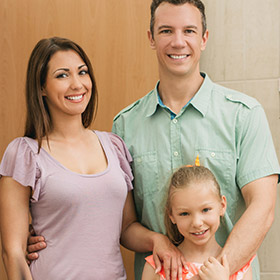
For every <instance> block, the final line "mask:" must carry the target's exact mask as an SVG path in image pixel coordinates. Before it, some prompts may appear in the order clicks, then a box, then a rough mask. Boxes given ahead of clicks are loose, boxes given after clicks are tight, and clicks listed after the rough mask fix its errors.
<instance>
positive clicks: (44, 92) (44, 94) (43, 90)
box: [41, 87, 47, 96]
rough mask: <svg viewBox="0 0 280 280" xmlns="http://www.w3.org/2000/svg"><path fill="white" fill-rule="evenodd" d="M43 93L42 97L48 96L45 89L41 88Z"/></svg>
mask: <svg viewBox="0 0 280 280" xmlns="http://www.w3.org/2000/svg"><path fill="white" fill-rule="evenodd" d="M41 93H42V96H47V93H46V89H45V88H44V87H41Z"/></svg>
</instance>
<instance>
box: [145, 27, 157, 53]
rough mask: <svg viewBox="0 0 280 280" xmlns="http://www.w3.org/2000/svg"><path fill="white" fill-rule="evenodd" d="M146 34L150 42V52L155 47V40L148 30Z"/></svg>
mask: <svg viewBox="0 0 280 280" xmlns="http://www.w3.org/2000/svg"><path fill="white" fill-rule="evenodd" d="M147 34H148V39H149V41H150V46H151V48H152V50H154V49H155V48H156V45H155V40H154V38H153V35H152V32H151V30H148V31H147Z"/></svg>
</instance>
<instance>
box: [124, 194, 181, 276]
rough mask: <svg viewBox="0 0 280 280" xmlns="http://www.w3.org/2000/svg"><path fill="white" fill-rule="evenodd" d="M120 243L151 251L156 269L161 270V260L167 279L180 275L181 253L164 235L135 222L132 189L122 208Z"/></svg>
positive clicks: (133, 248)
mask: <svg viewBox="0 0 280 280" xmlns="http://www.w3.org/2000/svg"><path fill="white" fill-rule="evenodd" d="M121 244H122V245H123V246H124V247H126V248H127V249H130V250H133V251H135V252H149V251H153V256H154V261H155V265H156V271H160V270H161V262H162V263H163V265H164V270H165V275H166V279H167V280H170V279H172V280H175V279H177V277H178V278H179V279H180V277H182V266H183V265H184V264H185V263H186V261H185V259H184V257H183V255H182V254H181V252H180V251H179V250H178V249H177V248H176V247H175V246H174V245H173V244H172V243H171V242H170V241H169V239H168V238H167V237H166V236H165V235H163V234H160V233H156V232H153V231H151V230H148V229H147V228H145V227H144V226H142V225H141V224H140V223H139V222H137V218H136V213H135V207H134V200H133V196H132V191H130V192H129V193H128V195H127V199H126V202H125V205H124V209H123V223H122V233H121Z"/></svg>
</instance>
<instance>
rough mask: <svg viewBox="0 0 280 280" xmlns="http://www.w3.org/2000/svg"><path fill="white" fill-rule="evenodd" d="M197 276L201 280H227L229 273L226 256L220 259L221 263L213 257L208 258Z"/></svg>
mask: <svg viewBox="0 0 280 280" xmlns="http://www.w3.org/2000/svg"><path fill="white" fill-rule="evenodd" d="M198 274H199V276H200V278H201V280H228V279H229V276H230V273H229V264H228V261H227V258H226V256H225V255H224V256H223V257H222V261H221V263H220V262H219V261H218V260H217V259H215V258H214V257H210V258H209V259H208V260H207V261H205V262H204V264H203V266H202V267H201V268H200V270H199V271H198Z"/></svg>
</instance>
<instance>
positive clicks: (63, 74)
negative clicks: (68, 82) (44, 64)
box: [56, 73, 67, 79]
mask: <svg viewBox="0 0 280 280" xmlns="http://www.w3.org/2000/svg"><path fill="white" fill-rule="evenodd" d="M66 77H67V74H66V73H61V74H59V75H57V76H56V78H58V79H61V78H66Z"/></svg>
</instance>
